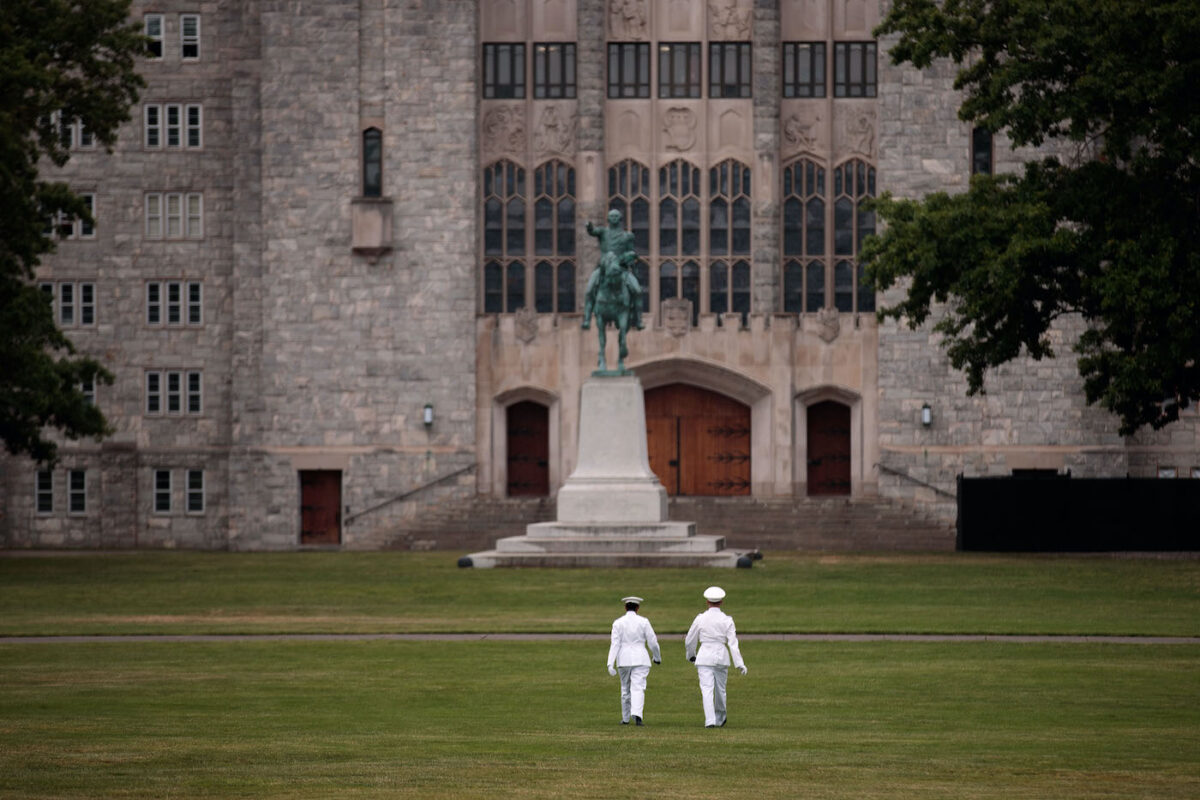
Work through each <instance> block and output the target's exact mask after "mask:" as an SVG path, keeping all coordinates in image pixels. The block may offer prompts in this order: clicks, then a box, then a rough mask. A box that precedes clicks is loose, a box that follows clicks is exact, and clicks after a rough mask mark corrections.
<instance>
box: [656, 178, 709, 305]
mask: <svg viewBox="0 0 1200 800" xmlns="http://www.w3.org/2000/svg"><path fill="white" fill-rule="evenodd" d="M702 191H703V187H702V186H701V183H700V169H699V168H698V167H695V166H693V165H692V164H689V163H688V162H687V161H684V160H683V159H678V160H675V161H672V162H671V163H670V164H666V165H664V166H663V167H661V168H660V169H659V171H658V198H659V199H658V215H659V216H658V229H659V232H658V252H659V255H660V256H661V257H662V259H663V260H662V261H660V263H659V267H658V289H659V291H658V295H659V300H660V301H661V300H666V299H668V298H671V297H682V298H684V299H685V300H691V301H692V324H693V325H694V324H695V323H696V319H697V317H698V315H699V313H700V255H701V253H700V193H701V192H702Z"/></svg>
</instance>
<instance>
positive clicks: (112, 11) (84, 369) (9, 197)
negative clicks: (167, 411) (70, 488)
mask: <svg viewBox="0 0 1200 800" xmlns="http://www.w3.org/2000/svg"><path fill="white" fill-rule="evenodd" d="M129 5H130V0H75V2H70V0H8V2H5V3H4V8H3V11H2V12H0V437H3V440H4V444H5V447H6V448H7V449H8V450H9V452H11V453H14V454H16V453H28V454H29V455H30V456H32V457H33V458H34V459H36V460H37V461H39V462H42V463H51V464H52V463H54V461H55V460H56V457H57V448H56V446H55V444H54V442H53V441H50V440H49V439H48V438H47V429H48V428H57V429H59V430H60V431H61V432H62V433H63V434H65V435H66V436H67V437H69V438H73V439H77V438H81V437H84V436H92V437H96V438H100V437H102V436H103V435H104V434H105V433H107V432H108V431H109V428H108V424H107V422H106V421H105V419H104V416H103V415H102V414H101V413H100V411H99V410H98V409H97V408H96V407H95V406H94V405H91V404H89V403H88V402H87V401H86V399H85V398H84V396H83V394H82V392H81V391H80V389H79V385H80V383H81V382H82V381H85V380H88V381H99V382H103V383H111V382H112V375H111V374H110V373H109V372H108V371H107V370H105V369H104V368H103V367H102V366H101V365H100V364H99V363H98V362H96V361H95V360H93V359H91V358H83V357H79V356H77V355H76V351H75V348H74V347H73V346H72V344H71V342H70V340H68V339H67V338H66V337H65V336H64V335H63V333H62V331H60V330H59V329H58V327H57V325H56V324H55V321H54V315H53V312H52V310H51V308H50V305H49V304H48V303H47V302H46V298H45V295H44V294H43V293H42V292H41V291H40V290H39V289H38V287H37V286H36V285H35V284H34V282H33V281H34V270H35V268H36V267H37V265H38V263H39V262H40V258H41V256H43V255H44V254H46V253H49V252H52V251H53V250H54V241H53V239H52V238H50V236H48V235H47V234H46V232H45V230H46V226H47V220H48V219H50V218H53V217H58V216H60V215H61V217H62V218H66V219H70V218H79V219H84V220H87V221H89V222H91V217H90V215H89V213H88V210H87V208H86V207H85V205H84V203H83V201H82V199H81V198H79V197H78V196H77V195H75V194H73V193H72V192H71V191H70V189H69V188H68V187H67V186H66V185H65V184H63V183H61V182H54V181H50V180H45V179H43V178H42V177H41V175H40V170H41V169H43V168H45V167H47V166H48V165H50V164H53V165H55V166H58V167H61V166H62V165H63V164H65V163H66V162H67V160H68V158H69V157H70V151H69V149H68V147H65V146H64V142H63V140H62V137H61V136H60V127H59V126H60V124H61V122H62V121H66V122H67V123H71V122H72V121H76V120H77V121H79V122H80V123H82V125H83V126H84V127H85V128H86V129H87V130H89V131H91V133H92V135H93V136H95V138H96V139H97V141H99V142H100V143H101V144H103V145H104V146H105V147H106V149H108V150H109V151H110V152H111V150H112V145H113V143H114V142H115V141H116V135H117V128H118V127H119V126H120V124H121V123H122V122H124V121H125V120H127V119H129V108H130V106H131V105H132V104H133V103H135V102H136V101H137V98H138V90H139V89H140V87H142V86H144V82H143V80H142V79H141V77H140V76H139V75H138V74H137V73H136V71H135V66H136V63H137V59H138V56H139V55H141V54H142V53H143V52H145V38H144V37H143V36H142V35H141V33H140V30H139V26H138V25H136V24H133V23H131V22H130V18H129Z"/></svg>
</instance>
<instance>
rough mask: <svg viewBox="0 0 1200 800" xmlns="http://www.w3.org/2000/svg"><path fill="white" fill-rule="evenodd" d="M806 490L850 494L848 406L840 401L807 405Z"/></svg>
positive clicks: (811, 492) (819, 493)
mask: <svg viewBox="0 0 1200 800" xmlns="http://www.w3.org/2000/svg"><path fill="white" fill-rule="evenodd" d="M808 493H809V494H810V495H845V494H850V408H849V407H848V406H844V405H842V404H841V403H835V402H833V401H831V400H830V401H826V402H823V403H815V404H813V405H811V406H809V407H808Z"/></svg>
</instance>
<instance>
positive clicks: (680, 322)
mask: <svg viewBox="0 0 1200 800" xmlns="http://www.w3.org/2000/svg"><path fill="white" fill-rule="evenodd" d="M661 315H662V321H663V327H664V328H666V329H667V333H669V334H671V335H672V336H677V337H678V336H684V335H686V334H687V332H688V331H689V330H691V329H692V301H691V300H687V299H685V298H682V297H672V298H669V299H667V300H663V301H662V304H661Z"/></svg>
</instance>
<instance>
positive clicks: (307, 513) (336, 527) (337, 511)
mask: <svg viewBox="0 0 1200 800" xmlns="http://www.w3.org/2000/svg"><path fill="white" fill-rule="evenodd" d="M341 541H342V473H341V472H340V471H339V470H330V469H318V470H301V472H300V544H340V543H341Z"/></svg>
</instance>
